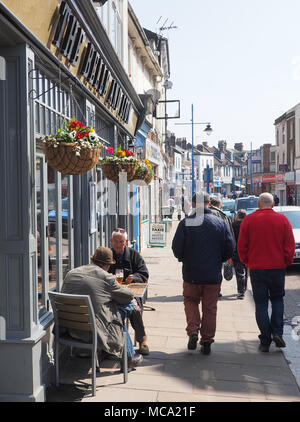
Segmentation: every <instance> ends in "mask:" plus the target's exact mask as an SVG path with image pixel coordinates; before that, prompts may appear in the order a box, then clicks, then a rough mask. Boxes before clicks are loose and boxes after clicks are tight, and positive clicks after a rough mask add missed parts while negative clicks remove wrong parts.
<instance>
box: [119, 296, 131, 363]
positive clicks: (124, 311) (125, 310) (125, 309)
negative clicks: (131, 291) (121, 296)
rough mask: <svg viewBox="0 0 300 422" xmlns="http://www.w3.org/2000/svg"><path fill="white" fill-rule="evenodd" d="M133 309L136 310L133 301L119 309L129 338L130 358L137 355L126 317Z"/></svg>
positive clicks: (128, 351)
mask: <svg viewBox="0 0 300 422" xmlns="http://www.w3.org/2000/svg"><path fill="white" fill-rule="evenodd" d="M133 310H134V305H133V301H131V302H130V304H129V305H122V306H119V311H120V314H121V318H122V321H123V325H124V331H125V332H126V338H127V356H128V357H129V358H131V357H132V356H133V355H135V350H134V348H133V344H132V341H131V338H130V335H129V332H128V329H127V326H126V321H125V319H126V317H128V316H129V315H130V314H131V312H132V311H133Z"/></svg>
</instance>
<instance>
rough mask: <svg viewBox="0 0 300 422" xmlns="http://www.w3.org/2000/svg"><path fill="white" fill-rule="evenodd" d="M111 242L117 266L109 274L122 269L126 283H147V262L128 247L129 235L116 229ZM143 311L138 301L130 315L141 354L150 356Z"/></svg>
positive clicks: (112, 266) (122, 230)
mask: <svg viewBox="0 0 300 422" xmlns="http://www.w3.org/2000/svg"><path fill="white" fill-rule="evenodd" d="M110 242H111V245H112V251H113V258H114V260H115V261H116V264H114V265H111V267H110V269H109V272H110V273H112V274H115V273H116V270H117V269H122V270H123V271H124V282H125V283H128V284H129V283H147V281H148V278H149V273H148V270H147V267H146V264H145V261H144V260H143V258H142V257H141V255H140V254H139V253H138V251H136V250H135V249H133V248H129V247H128V246H127V243H128V235H127V233H126V231H125V230H124V229H119V228H117V229H115V230H114V231H113V232H112V236H111V239H110ZM142 309H143V303H142V300H138V306H135V309H134V311H133V312H132V313H131V314H130V322H131V325H132V327H133V329H134V330H135V335H136V340H137V342H138V343H139V353H140V354H142V355H148V354H149V346H148V339H147V336H146V332H145V327H144V323H143V318H142Z"/></svg>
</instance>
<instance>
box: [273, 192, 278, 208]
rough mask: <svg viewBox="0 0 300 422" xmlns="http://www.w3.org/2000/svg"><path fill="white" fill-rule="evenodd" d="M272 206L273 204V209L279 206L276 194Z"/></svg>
mask: <svg viewBox="0 0 300 422" xmlns="http://www.w3.org/2000/svg"><path fill="white" fill-rule="evenodd" d="M274 204H275V207H278V205H279V198H278V196H277V195H276V194H275V195H274Z"/></svg>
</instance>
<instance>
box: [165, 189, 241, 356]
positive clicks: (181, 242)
mask: <svg viewBox="0 0 300 422" xmlns="http://www.w3.org/2000/svg"><path fill="white" fill-rule="evenodd" d="M208 207H209V195H208V193H206V192H204V193H202V194H201V195H198V194H195V195H194V196H193V208H194V213H193V214H191V215H190V216H189V217H187V218H185V219H184V220H182V221H181V222H180V223H179V225H178V227H177V231H176V233H175V236H174V239H173V242H172V250H173V253H174V255H175V257H176V258H177V259H178V261H179V262H182V275H183V297H184V310H185V314H186V321H187V327H186V331H187V334H188V336H189V341H188V349H189V350H194V349H196V347H197V341H198V333H199V331H200V335H201V339H200V344H201V346H202V347H201V352H202V353H203V354H205V355H209V354H210V347H211V343H213V341H214V337H215V333H216V320H217V302H218V292H219V289H220V283H221V281H222V273H221V269H222V262H225V261H227V260H228V259H229V258H230V257H231V256H232V254H233V248H234V241H233V237H232V234H231V232H230V229H229V226H228V224H227V223H225V221H223V219H221V218H219V217H216V216H215V215H214V214H213V213H212V211H211V210H210V209H209V208H208ZM200 302H202V318H201V317H200V312H199V304H200Z"/></svg>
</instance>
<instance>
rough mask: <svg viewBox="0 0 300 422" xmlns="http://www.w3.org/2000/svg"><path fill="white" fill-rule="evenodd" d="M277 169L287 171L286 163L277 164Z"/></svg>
mask: <svg viewBox="0 0 300 422" xmlns="http://www.w3.org/2000/svg"><path fill="white" fill-rule="evenodd" d="M278 170H279V171H282V172H284V173H285V172H287V171H288V165H287V164H279V166H278Z"/></svg>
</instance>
